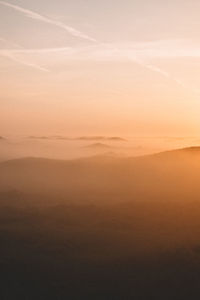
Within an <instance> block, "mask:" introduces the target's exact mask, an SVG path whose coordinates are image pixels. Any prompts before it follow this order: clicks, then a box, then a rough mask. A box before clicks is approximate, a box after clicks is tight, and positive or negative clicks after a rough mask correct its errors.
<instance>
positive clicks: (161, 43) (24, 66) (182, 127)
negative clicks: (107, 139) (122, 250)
mask: <svg viewBox="0 0 200 300" xmlns="http://www.w3.org/2000/svg"><path fill="white" fill-rule="evenodd" d="M41 2H42V3H41ZM199 9H200V3H199V1H195V0H193V1H184V0H182V1H180V0H175V1H167V2H166V1H157V0H150V1H148V3H147V1H143V0H140V1H139V0H138V1H132V0H126V1H121V0H119V1H117V3H116V1H114V0H111V1H109V3H108V1H105V0H104V1H101V2H100V1H97V0H92V1H91V0H85V1H83V0H76V1H64V0H61V1H59V2H57V1H53V0H50V1H49V0H48V1H47V0H45V1H39V0H34V1H33V0H28V1H27V0H26V1H25V0H21V1H14V0H13V1H9V2H7V1H0V128H1V133H0V134H2V135H4V134H40V133H41V134H59V133H60V134H67V135H69V134H70V135H79V134H106V133H108V134H117V135H118V134H120V135H121V134H122V135H181V136H184V135H186V136H188V135H198V132H199V130H200V119H199V111H200V88H199V83H200V71H199V70H200V69H199V61H200V38H199V33H200V23H199V15H198V12H199ZM169 20H170V22H169Z"/></svg>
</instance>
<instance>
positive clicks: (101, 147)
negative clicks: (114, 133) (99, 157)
mask: <svg viewBox="0 0 200 300" xmlns="http://www.w3.org/2000/svg"><path fill="white" fill-rule="evenodd" d="M85 148H87V149H94V150H105V149H110V148H112V147H111V146H109V145H107V144H103V143H94V144H91V145H88V146H86V147H85Z"/></svg>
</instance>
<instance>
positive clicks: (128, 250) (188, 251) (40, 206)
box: [0, 147, 200, 300]
mask: <svg viewBox="0 0 200 300" xmlns="http://www.w3.org/2000/svg"><path fill="white" fill-rule="evenodd" d="M199 180H200V148H198V147H196V148H187V149H182V150H176V151H170V152H165V153H161V154H156V155H151V156H146V157H140V158H127V159H125V158H117V157H112V156H99V157H93V158H88V159H79V160H74V161H57V160H49V159H42V158H24V159H18V160H12V161H7V162H3V163H1V164H0V241H1V243H0V268H1V272H0V280H1V289H0V299H6V300H7V299H9V300H10V299H20V300H21V299H22V300H26V299H28V300H32V299H34V300H35V299H41V300H44V299H47V300H49V299H59V300H60V299H61V300H62V299H63V300H64V299H75V300H79V299H80V300H82V299H89V300H90V299H91V300H96V299H97V300H101V299H105V300H111V299H116V300H118V299H119V300H124V299H126V300H129V299H130V300H131V299H155V300H160V299H162V300H163V299H164V300H165V299H166V300H168V299H173V300H176V299H180V300H184V299H187V300H188V299H195V300H196V299H198V298H199V297H200V285H199V278H200V241H199V234H200V201H199V199H200V189H199Z"/></svg>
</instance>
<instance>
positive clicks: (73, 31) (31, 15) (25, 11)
mask: <svg viewBox="0 0 200 300" xmlns="http://www.w3.org/2000/svg"><path fill="white" fill-rule="evenodd" d="M0 4H2V5H4V6H7V7H10V8H12V9H14V10H16V11H19V12H21V13H23V14H24V15H25V16H27V17H28V18H31V19H34V20H38V21H41V22H44V23H48V24H52V25H54V26H57V27H59V28H62V29H64V30H65V31H67V32H68V33H69V34H71V35H72V36H74V37H78V38H81V39H84V40H88V41H90V42H97V41H96V39H94V38H92V37H90V36H88V35H86V34H84V33H82V32H80V31H78V30H76V29H75V28H73V27H71V26H68V25H66V24H64V23H62V22H59V21H56V20H53V19H50V18H48V17H46V16H43V15H41V14H38V13H36V12H34V11H32V10H29V9H26V8H23V7H21V6H18V5H14V4H11V3H8V2H5V1H0Z"/></svg>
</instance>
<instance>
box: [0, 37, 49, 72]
mask: <svg viewBox="0 0 200 300" xmlns="http://www.w3.org/2000/svg"><path fill="white" fill-rule="evenodd" d="M0 42H3V43H4V44H5V45H10V46H13V47H16V48H17V49H15V48H14V49H0V56H3V57H5V58H7V59H9V60H12V61H14V62H16V63H18V64H21V65H24V66H26V67H30V68H34V69H37V70H40V71H42V72H49V70H48V69H47V68H44V67H42V66H40V65H38V64H35V63H32V62H30V61H27V60H26V59H24V58H23V57H22V56H20V57H19V56H18V55H17V53H18V52H17V51H18V50H20V51H23V50H24V49H23V48H22V47H21V46H20V45H18V44H16V43H13V42H10V41H7V40H6V39H4V38H0Z"/></svg>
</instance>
